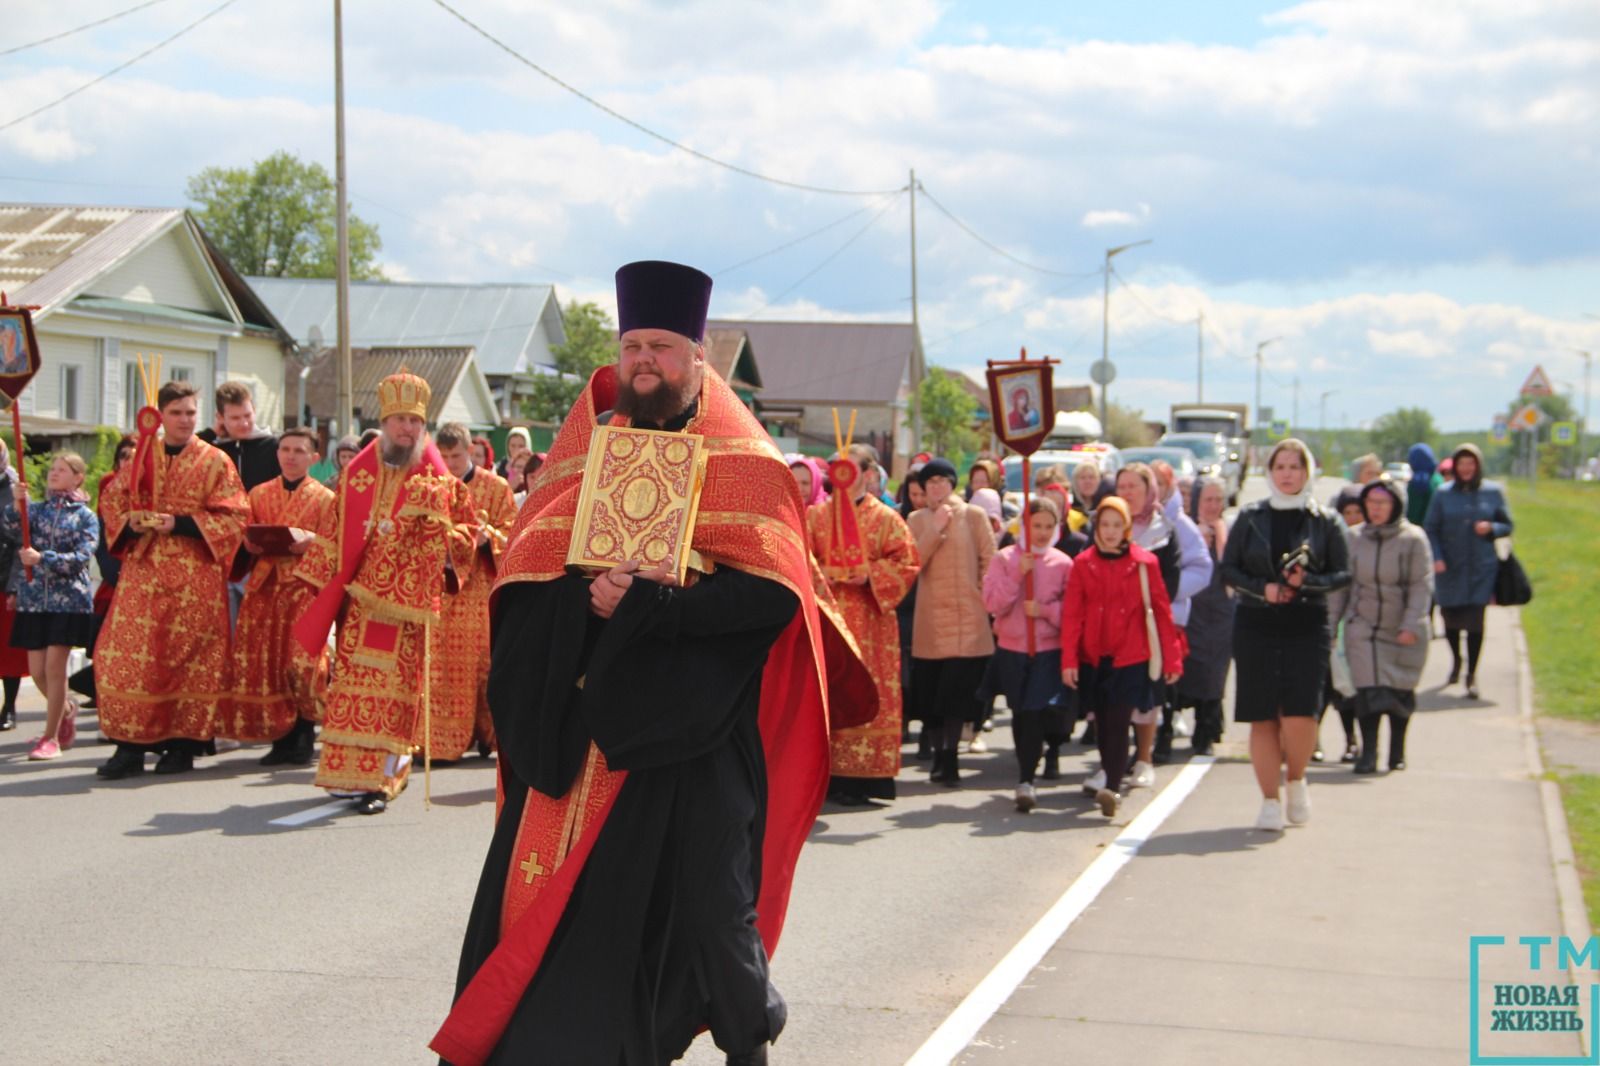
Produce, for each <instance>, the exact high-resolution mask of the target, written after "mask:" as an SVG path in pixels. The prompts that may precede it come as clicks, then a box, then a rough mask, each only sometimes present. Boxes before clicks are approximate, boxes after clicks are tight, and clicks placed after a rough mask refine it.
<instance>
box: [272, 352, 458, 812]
mask: <svg viewBox="0 0 1600 1066" xmlns="http://www.w3.org/2000/svg"><path fill="white" fill-rule="evenodd" d="M431 395H432V389H430V388H429V386H428V383H427V382H426V381H424V380H423V379H422V378H419V377H417V376H416V375H415V374H410V373H406V372H404V371H402V372H401V373H398V374H391V375H390V376H388V377H386V378H384V379H383V381H382V382H381V383H380V384H379V385H378V404H379V413H380V418H381V419H382V427H383V429H382V432H381V433H380V434H379V436H378V438H377V439H376V440H374V441H373V442H372V443H371V444H369V445H367V447H366V448H364V449H362V451H361V454H359V455H357V456H356V457H355V458H354V459H352V460H351V461H350V465H349V466H347V467H345V468H344V472H343V473H342V474H341V475H340V477H339V496H338V500H337V502H336V504H335V508H336V514H337V516H338V517H337V522H338V526H337V532H336V533H335V535H334V536H333V537H332V538H329V539H323V538H318V539H317V542H316V543H315V544H314V545H312V547H311V550H310V551H309V552H307V553H306V555H305V556H304V558H303V559H302V560H301V563H300V565H299V566H298V567H297V568H296V569H295V577H297V578H301V579H303V580H305V581H309V582H310V583H311V584H312V585H313V586H315V587H316V588H317V589H318V592H317V595H316V598H315V599H313V600H312V601H311V605H310V607H308V608H307V610H306V612H305V614H304V616H303V617H301V619H300V620H299V621H298V622H296V623H295V626H294V630H293V633H294V639H295V640H296V641H298V642H299V643H300V646H301V647H302V648H303V649H304V650H305V652H306V654H308V655H315V654H317V653H319V652H320V651H321V650H322V648H323V647H324V645H325V644H326V642H327V639H328V631H329V630H330V629H332V628H333V623H334V620H335V618H338V620H339V639H338V642H337V644H336V645H335V648H334V663H333V684H332V686H331V687H330V688H329V690H328V701H327V710H326V712H325V714H324V717H323V722H322V758H321V759H320V760H319V762H318V764H317V778H316V784H317V785H318V786H319V787H321V788H325V789H328V790H329V791H330V792H333V793H334V794H335V795H338V796H344V797H347V798H350V799H353V800H355V808H356V810H357V811H359V812H360V813H362V814H381V813H382V812H383V811H385V810H387V809H388V806H389V804H390V803H391V802H392V801H393V800H394V799H395V797H397V796H399V795H400V793H401V791H402V790H404V789H405V787H406V781H407V779H408V776H409V774H410V772H411V755H412V752H414V751H415V750H416V748H417V745H418V744H419V743H421V742H423V740H424V735H423V734H424V733H425V732H426V728H427V719H426V717H425V715H426V711H427V689H428V681H427V678H428V668H427V660H428V654H427V647H428V640H427V633H428V627H429V626H430V625H436V624H437V623H438V621H439V597H440V595H442V594H443V592H444V587H445V569H446V565H447V564H448V565H449V566H450V567H452V568H453V569H454V570H455V571H456V572H457V573H460V572H461V571H463V570H465V569H466V568H467V567H468V566H470V565H471V564H472V557H473V554H474V553H475V552H476V551H477V547H478V528H477V516H476V515H475V514H474V513H473V510H472V497H471V496H470V495H469V494H468V493H467V487H466V486H465V485H463V484H462V483H461V482H460V481H457V480H456V479H455V478H454V477H452V476H451V475H450V471H448V470H446V469H445V466H444V460H443V459H440V458H439V452H438V449H436V448H435V447H434V446H433V443H432V442H431V441H430V440H428V434H427V429H426V424H425V422H424V421H423V420H424V419H425V418H426V417H427V411H428V400H429V398H430V396H431Z"/></svg>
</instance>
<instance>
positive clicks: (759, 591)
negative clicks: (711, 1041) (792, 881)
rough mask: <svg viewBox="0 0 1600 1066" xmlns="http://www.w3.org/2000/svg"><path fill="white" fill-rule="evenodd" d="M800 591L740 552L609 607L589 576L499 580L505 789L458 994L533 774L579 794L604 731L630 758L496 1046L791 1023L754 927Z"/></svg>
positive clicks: (747, 1035) (520, 1054)
mask: <svg viewBox="0 0 1600 1066" xmlns="http://www.w3.org/2000/svg"><path fill="white" fill-rule="evenodd" d="M798 607H799V600H798V598H797V597H796V596H795V595H794V593H792V592H790V591H789V590H788V589H786V588H784V587H783V586H782V585H780V584H778V583H776V582H774V581H769V580H766V579H763V578H758V577H754V576H752V575H749V574H746V573H743V572H741V571H738V570H733V569H729V568H726V567H724V568H722V569H719V570H718V571H717V572H716V573H715V574H712V575H710V576H707V577H704V578H702V579H701V580H700V581H699V582H697V583H696V584H694V585H692V586H690V587H689V588H686V589H677V588H667V587H664V586H661V585H657V584H655V583H653V582H648V581H636V582H635V583H634V585H633V587H632V588H630V589H629V590H628V592H627V594H626V595H625V596H624V597H623V599H622V602H621V603H620V604H618V606H617V609H616V611H615V612H614V613H613V615H612V617H611V619H610V620H609V621H606V620H602V619H600V618H598V617H596V616H595V615H594V614H592V613H591V612H590V610H589V581H588V580H587V579H584V578H581V577H577V576H567V577H563V578H560V579H558V580H555V581H548V582H523V583H514V584H511V585H508V586H506V587H505V588H504V589H502V590H501V592H500V594H499V600H498V602H497V605H496V617H495V633H494V653H493V659H492V664H491V667H490V672H489V706H490V709H491V711H492V712H493V714H494V725H495V733H496V736H497V737H498V740H499V744H500V759H501V760H502V769H501V773H502V777H503V779H504V782H505V806H504V808H503V809H502V810H501V812H500V817H499V821H498V822H497V824H496V826H495V833H494V839H493V840H492V842H491V843H490V845H489V854H488V858H487V859H486V860H485V861H484V867H483V875H482V877H481V878H480V880H479V882H478V892H477V896H476V898H475V899H474V900H473V905H472V917H471V919H470V920H469V922H468V924H467V935H466V942H465V944H464V945H463V947H462V951H461V966H460V970H459V972H458V974H457V978H456V994H457V996H459V995H460V994H461V992H462V990H463V989H464V988H466V986H467V983H468V982H469V981H470V980H471V979H472V976H473V975H474V974H475V973H476V972H477V970H478V967H479V966H480V965H481V964H482V963H483V961H484V960H485V959H487V958H488V957H489V954H490V953H491V952H492V951H493V950H494V948H495V945H496V944H497V942H498V940H499V929H500V907H501V900H502V896H503V894H504V891H505V884H506V874H507V870H508V869H509V867H510V864H511V861H512V859H513V855H512V849H513V848H514V847H515V845H516V837H517V830H518V826H519V824H520V822H521V819H522V810H523V804H524V802H525V800H526V798H527V794H528V789H529V788H535V789H538V790H539V791H540V792H543V793H545V794H546V795H549V796H552V797H559V796H561V795H563V794H565V792H566V790H567V789H568V788H569V787H570V786H571V785H572V783H573V780H574V778H575V777H576V775H577V773H578V772H579V770H581V768H582V765H583V760H584V756H585V754H586V753H587V751H588V745H589V742H590V741H591V740H593V741H594V742H595V743H596V744H597V745H598V746H599V748H600V750H601V752H602V753H603V754H604V755H605V757H606V762H607V764H608V765H609V766H610V768H611V769H613V770H627V771H628V777H627V779H626V780H625V781H624V782H623V785H622V788H621V790H620V791H619V792H618V794H617V798H616V802H615V804H614V806H613V807H612V810H611V814H610V816H609V817H608V818H607V820H606V823H605V827H604V828H603V829H602V831H601V833H600V836H599V838H598V839H597V840H596V842H595V845H594V850H593V851H592V852H591V853H590V855H589V859H588V862H587V864H586V865H585V867H584V869H583V872H582V875H581V876H580V877H579V879H578V882H577V885H576V887H575V889H574V891H573V894H572V897H571V899H570V900H569V901H568V904H567V908H566V911H565V912H564V913H563V915H562V918H561V921H560V923H559V924H558V926H557V927H556V930H555V933H554V935H553V936H552V937H551V940H550V944H549V947H548V948H547V949H546V951H545V954H544V959H543V962H542V964H541V966H540V968H539V972H538V973H537V975H535V977H534V979H533V981H532V982H531V983H530V985H529V986H528V990H527V992H526V993H525V994H524V995H523V997H522V1001H521V1002H520V1003H519V1004H518V1006H517V1010H516V1013H515V1015H514V1016H513V1017H512V1019H511V1022H510V1024H509V1025H508V1026H507V1028H506V1031H505V1033H504V1035H503V1036H502V1037H501V1040H500V1043H499V1045H498V1046H497V1047H496V1048H495V1052H494V1054H493V1056H491V1058H490V1060H489V1061H490V1062H491V1063H493V1064H496V1066H511V1064H514V1063H516V1064H520V1063H530V1062H541V1063H543V1062H548V1063H560V1064H562V1066H585V1064H591V1063H592V1064H594V1066H618V1064H619V1063H625V1064H627V1066H645V1064H650V1066H654V1064H655V1063H662V1062H670V1061H672V1060H673V1059H676V1058H677V1057H678V1056H680V1055H681V1054H682V1053H683V1051H684V1050H685V1049H686V1048H687V1047H688V1045H689V1043H690V1041H691V1040H693V1038H694V1035H695V1033H696V1031H697V1030H699V1029H700V1028H701V1027H703V1026H709V1027H710V1029H711V1032H712V1036H713V1037H714V1038H715V1040H716V1042H717V1045H718V1046H719V1047H720V1048H722V1049H723V1050H724V1051H725V1052H729V1053H742V1052H747V1051H751V1050H753V1049H754V1048H756V1047H758V1046H759V1045H761V1044H763V1043H765V1042H767V1041H768V1040H770V1039H773V1038H775V1037H776V1036H777V1035H778V1033H779V1031H780V1030H781V1029H782V1028H783V1023H784V1019H785V1007H784V1003H783V999H782V998H781V997H780V996H779V995H778V992H777V990H776V989H774V988H773V987H772V984H771V982H770V980H769V979H768V975H767V954H766V950H765V948H764V947H763V945H762V942H761V938H760V935H759V934H758V933H757V931H756V927H755V918H756V912H755V902H756V898H757V893H758V891H759V888H760V883H761V844H762V832H763V828H764V826H765V821H766V795H767V777H766V760H765V758H764V756H763V754H762V747H761V734H760V731H759V728H758V713H759V704H760V697H761V675H762V670H763V668H764V667H765V665H766V660H767V653H768V651H769V650H770V649H771V647H772V645H773V642H774V641H776V640H777V638H778V637H779V635H780V634H782V632H783V630H784V628H785V627H786V626H787V625H788V623H789V622H790V620H791V619H792V618H793V617H794V613H795V611H796V610H797V609H798ZM579 678H582V679H583V686H582V687H581V688H580V687H578V680H579Z"/></svg>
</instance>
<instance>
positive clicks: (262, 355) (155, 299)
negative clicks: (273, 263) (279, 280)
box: [0, 204, 292, 436]
mask: <svg viewBox="0 0 1600 1066" xmlns="http://www.w3.org/2000/svg"><path fill="white" fill-rule="evenodd" d="M0 289H3V290H5V292H6V294H7V296H8V298H9V299H10V301H11V303H12V304H34V305H38V309H37V310H36V311H34V313H33V315H34V329H35V332H36V333H37V334H38V338H39V347H40V354H41V369H40V372H39V375H38V376H37V377H36V378H34V380H33V383H32V384H31V385H30V386H29V387H28V389H27V390H26V391H25V392H24V393H23V394H22V397H21V400H20V403H21V407H22V414H23V421H24V432H25V433H26V432H28V431H29V428H30V427H29V423H30V422H32V423H34V431H35V432H40V433H44V434H46V435H52V436H75V435H81V434H83V433H87V432H91V431H92V429H93V427H94V426H95V425H96V424H103V425H110V426H116V427H119V428H122V429H127V428H129V427H131V426H132V424H133V415H134V413H135V412H136V411H137V409H138V408H139V407H140V406H142V405H143V403H144V400H143V395H142V393H141V391H140V386H139V380H138V372H137V370H136V369H135V367H136V355H137V354H144V355H147V356H149V355H154V354H157V353H159V354H160V355H161V357H162V363H161V368H162V376H163V377H164V378H172V379H181V380H188V381H193V382H195V383H196V384H197V385H198V386H199V387H200V401H201V403H200V412H201V419H202V422H203V423H204V424H207V425H209V424H210V422H211V417H212V411H211V406H212V391H213V389H214V388H215V386H216V385H217V383H219V382H222V381H227V380H237V381H244V382H246V383H247V384H249V385H250V387H251V389H252V390H253V392H254V394H255V404H256V414H257V420H258V421H259V423H260V424H261V425H263V426H267V427H269V428H271V427H277V426H280V425H282V424H283V412H284V403H283V381H284V371H283V364H284V356H285V353H286V350H287V349H288V348H289V347H290V345H291V344H292V338H291V337H290V336H289V334H288V333H287V332H285V331H284V329H283V327H282V326H280V325H279V324H278V322H277V320H276V319H275V318H274V317H273V316H272V312H271V311H270V310H268V308H267V306H266V305H265V304H264V303H263V302H262V301H261V300H260V299H259V298H258V297H257V296H256V295H255V294H254V293H253V292H252V291H251V290H250V288H249V286H248V285H246V284H245V282H244V280H243V278H242V277H241V276H240V275H239V274H238V273H237V272H235V271H234V270H233V268H232V267H231V266H230V265H229V264H228V263H227V261H226V260H225V259H224V258H223V257H222V255H221V254H220V253H219V252H218V251H217V250H216V249H215V247H213V246H212V245H211V243H210V241H209V240H208V239H207V238H206V236H205V234H204V233H203V232H202V231H201V229H200V227H199V225H198V224H196V222H195V220H194V218H193V217H192V216H191V215H190V214H189V213H188V212H187V211H184V210H181V209H177V208H142V207H81V206H70V205H44V204H0Z"/></svg>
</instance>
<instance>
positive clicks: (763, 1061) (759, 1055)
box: [728, 1044, 767, 1066]
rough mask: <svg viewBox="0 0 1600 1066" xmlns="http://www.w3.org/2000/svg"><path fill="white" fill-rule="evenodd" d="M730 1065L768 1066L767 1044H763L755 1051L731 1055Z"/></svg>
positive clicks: (729, 1057) (729, 1058)
mask: <svg viewBox="0 0 1600 1066" xmlns="http://www.w3.org/2000/svg"><path fill="white" fill-rule="evenodd" d="M728 1066H767V1045H765V1044H762V1045H761V1046H760V1047H758V1048H756V1049H755V1050H754V1051H746V1052H743V1053H742V1054H738V1055H729V1056H728Z"/></svg>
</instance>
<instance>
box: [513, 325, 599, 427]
mask: <svg viewBox="0 0 1600 1066" xmlns="http://www.w3.org/2000/svg"><path fill="white" fill-rule="evenodd" d="M561 323H562V325H563V326H564V327H565V328H566V332H567V339H566V341H565V342H564V343H562V344H558V345H556V346H555V347H553V348H551V349H550V355H551V356H552V357H553V358H554V359H555V368H556V371H557V372H556V373H554V374H538V375H535V377H534V379H533V396H532V397H531V398H529V399H528V400H526V401H524V402H523V405H522V409H523V413H524V414H525V415H526V416H527V417H528V418H531V419H533V420H534V421H535V422H559V421H561V420H562V419H563V418H566V417H567V412H568V411H570V410H571V409H572V405H573V403H574V402H575V401H576V400H577V399H578V394H579V393H581V392H582V391H583V387H584V386H585V385H587V384H588V383H589V377H590V375H592V374H593V373H594V372H595V371H596V370H598V369H600V368H601V367H602V366H605V365H606V364H607V363H614V362H616V361H617V327H616V326H615V325H613V324H612V322H611V316H610V315H608V314H606V313H605V311H604V309H602V308H601V307H600V305H599V304H596V303H579V302H578V301H576V300H569V301H567V306H566V307H564V308H562V309H561Z"/></svg>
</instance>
